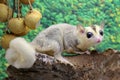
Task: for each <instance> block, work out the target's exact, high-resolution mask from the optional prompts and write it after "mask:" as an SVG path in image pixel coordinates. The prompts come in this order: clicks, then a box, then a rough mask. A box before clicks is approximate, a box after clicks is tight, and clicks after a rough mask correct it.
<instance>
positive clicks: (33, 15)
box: [25, 9, 42, 29]
mask: <svg viewBox="0 0 120 80" xmlns="http://www.w3.org/2000/svg"><path fill="white" fill-rule="evenodd" d="M41 18H42V15H41V13H40V12H39V11H37V10H35V9H33V10H31V11H29V12H28V13H27V14H26V16H25V25H26V26H28V27H29V28H30V29H35V28H36V25H37V23H38V22H39V20H40V19H41Z"/></svg>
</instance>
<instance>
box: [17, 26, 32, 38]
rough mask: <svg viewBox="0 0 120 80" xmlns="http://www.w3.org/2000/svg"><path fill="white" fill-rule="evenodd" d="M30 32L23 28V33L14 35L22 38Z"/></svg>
mask: <svg viewBox="0 0 120 80" xmlns="http://www.w3.org/2000/svg"><path fill="white" fill-rule="evenodd" d="M29 31H30V29H29V28H28V27H25V31H24V32H22V33H19V34H16V36H24V35H26V34H27V33H28V32H29Z"/></svg>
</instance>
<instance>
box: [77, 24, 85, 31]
mask: <svg viewBox="0 0 120 80" xmlns="http://www.w3.org/2000/svg"><path fill="white" fill-rule="evenodd" d="M77 30H78V31H79V32H81V33H84V32H85V28H84V27H83V26H81V25H80V24H78V25H77Z"/></svg>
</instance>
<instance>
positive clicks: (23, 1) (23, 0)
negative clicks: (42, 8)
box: [20, 0, 35, 4]
mask: <svg viewBox="0 0 120 80" xmlns="http://www.w3.org/2000/svg"><path fill="white" fill-rule="evenodd" d="M20 1H21V3H23V4H29V1H28V0H20ZM34 1H35V0H30V2H31V4H32V3H33V2H34Z"/></svg>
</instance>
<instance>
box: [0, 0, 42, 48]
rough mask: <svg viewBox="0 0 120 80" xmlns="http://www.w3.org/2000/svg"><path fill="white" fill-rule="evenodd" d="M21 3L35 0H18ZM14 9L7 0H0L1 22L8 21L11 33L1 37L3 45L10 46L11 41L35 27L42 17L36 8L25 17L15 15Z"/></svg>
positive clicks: (29, 2) (4, 46)
mask: <svg viewBox="0 0 120 80" xmlns="http://www.w3.org/2000/svg"><path fill="white" fill-rule="evenodd" d="M18 1H19V2H20V4H26V5H29V4H32V3H33V2H34V1H35V0H18ZM13 13H15V12H14V10H13V9H12V8H11V7H9V6H8V5H7V0H0V22H4V23H6V22H7V27H8V29H9V30H10V32H11V33H10V34H8V33H7V34H4V35H3V36H2V38H1V46H2V47H3V48H5V49H7V48H9V43H10V41H11V40H12V39H14V38H15V37H17V36H23V35H26V34H27V33H28V32H29V31H30V29H35V28H36V25H37V24H38V23H39V21H40V19H41V18H42V15H41V13H40V12H39V11H38V10H36V9H33V8H32V9H30V10H29V11H28V12H27V13H26V15H25V16H24V17H13Z"/></svg>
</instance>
